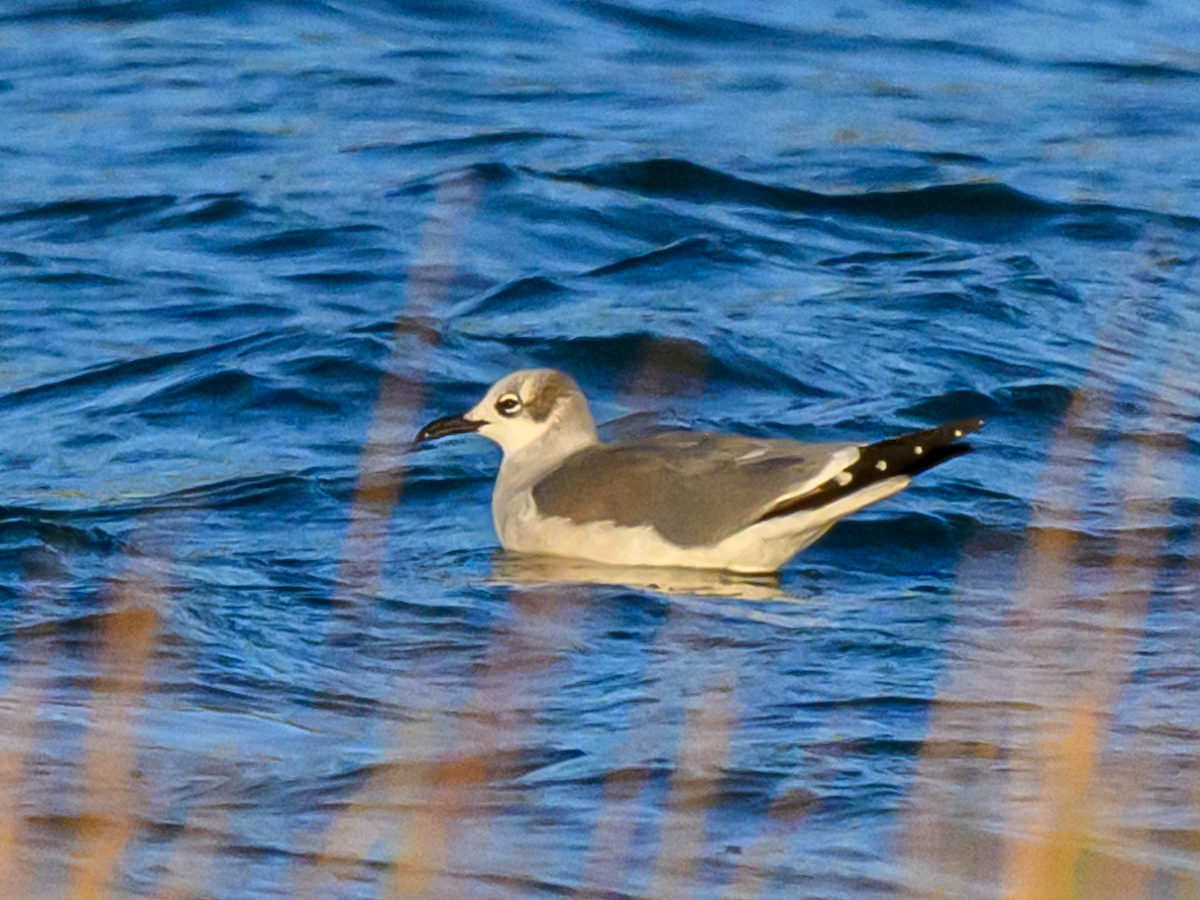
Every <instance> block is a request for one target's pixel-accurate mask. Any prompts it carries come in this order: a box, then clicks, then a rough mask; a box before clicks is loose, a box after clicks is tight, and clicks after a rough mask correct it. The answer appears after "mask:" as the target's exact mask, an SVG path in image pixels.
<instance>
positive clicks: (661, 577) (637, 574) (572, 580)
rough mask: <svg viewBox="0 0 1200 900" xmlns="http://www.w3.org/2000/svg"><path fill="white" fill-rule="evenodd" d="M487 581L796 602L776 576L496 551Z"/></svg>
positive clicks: (517, 584) (535, 585) (520, 585)
mask: <svg viewBox="0 0 1200 900" xmlns="http://www.w3.org/2000/svg"><path fill="white" fill-rule="evenodd" d="M492 579H493V580H494V581H496V582H499V583H501V584H511V585H514V586H516V587H538V586H541V585H551V584H602V585H615V586H620V587H631V588H634V589H637V590H644V591H654V592H656V593H662V594H699V595H701V596H707V597H730V598H736V599H742V600H787V601H793V602H795V598H794V597H792V596H791V595H790V594H787V593H786V592H784V591H783V590H782V589H781V588H780V586H779V576H777V575H775V574H766V575H743V574H739V573H737V572H726V571H721V570H720V569H687V568H682V567H679V566H661V567H655V566H610V565H605V564H604V563H593V562H589V561H588V560H584V559H570V558H567V557H559V556H533V555H529V554H523V553H522V554H515V553H500V552H497V554H496V557H495V559H493V561H492Z"/></svg>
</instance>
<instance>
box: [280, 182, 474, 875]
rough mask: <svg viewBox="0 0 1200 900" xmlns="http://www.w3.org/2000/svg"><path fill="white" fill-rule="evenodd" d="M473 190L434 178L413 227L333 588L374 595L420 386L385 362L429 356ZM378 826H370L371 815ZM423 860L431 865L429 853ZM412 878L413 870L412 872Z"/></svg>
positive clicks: (393, 785) (360, 813) (342, 844)
mask: <svg viewBox="0 0 1200 900" xmlns="http://www.w3.org/2000/svg"><path fill="white" fill-rule="evenodd" d="M478 193H479V189H478V186H477V185H476V183H475V180H474V178H473V176H472V175H471V174H469V173H467V174H463V175H458V176H456V177H452V178H447V179H445V180H443V181H441V182H439V183H438V185H437V189H436V193H435V194H434V201H433V209H432V210H431V212H430V216H429V218H428V219H427V220H426V221H425V223H424V225H423V227H422V230H421V240H420V245H419V249H418V251H417V259H416V262H415V263H414V265H413V266H412V267H411V268H410V269H409V271H408V286H407V291H406V303H405V307H404V310H403V314H402V315H399V316H397V319H396V326H395V329H394V330H393V342H394V344H393V349H392V353H391V355H390V363H389V364H388V365H387V366H385V374H384V376H383V378H382V379H381V380H380V385H379V398H378V400H377V401H376V403H375V409H374V414H373V416H372V420H371V425H370V428H369V431H368V434H367V441H366V443H365V444H364V446H363V451H362V456H361V459H360V461H359V473H358V482H357V484H356V486H355V489H354V498H353V501H352V505H351V509H350V524H349V527H348V529H347V532H346V539H345V542H344V543H343V546H342V553H341V562H340V565H339V570H338V583H339V590H341V591H345V592H357V593H360V594H365V595H368V596H374V595H377V594H378V593H380V591H381V589H382V581H383V569H384V564H385V561H386V554H387V539H388V533H389V530H390V524H391V517H392V513H393V512H394V510H395V508H396V504H397V503H398V502H399V500H400V494H401V490H402V487H403V470H402V465H403V462H404V448H405V447H406V446H407V445H408V444H409V442H410V441H411V440H412V438H413V435H414V433H415V431H416V428H415V424H414V417H415V415H416V413H417V412H418V411H419V410H420V408H421V405H422V402H423V397H424V385H423V384H422V383H420V382H418V381H416V380H415V378H414V380H405V379H403V378H401V377H400V376H397V375H395V374H392V373H393V371H394V369H395V368H396V367H397V366H396V365H395V364H396V363H398V362H400V361H402V360H404V361H406V362H407V365H406V367H405V368H407V370H408V371H409V372H411V373H414V375H415V374H418V373H419V374H420V375H421V376H422V377H423V376H424V374H425V373H426V372H427V371H428V368H429V357H430V354H431V353H432V349H433V347H434V345H435V344H436V343H437V339H438V335H437V332H436V331H435V330H434V329H433V327H432V326H431V325H430V323H431V322H432V321H434V320H436V317H437V315H438V314H439V313H440V311H441V310H440V308H441V306H442V305H443V303H444V301H445V298H446V295H447V292H448V290H449V285H450V282H451V281H452V280H453V278H454V273H455V267H456V265H457V259H458V252H459V247H460V245H461V243H462V239H463V233H464V231H465V228H466V225H467V223H468V222H469V221H470V219H471V216H472V215H473V213H474V209H475V206H476V204H477V203H478ZM385 745H386V746H388V747H404V748H406V749H408V750H409V751H412V750H413V749H414V748H417V749H421V748H428V750H429V751H430V752H429V753H428V754H422V756H421V758H423V759H428V758H429V757H430V756H431V755H432V745H433V727H432V720H430V719H423V720H420V721H417V722H414V723H410V724H407V725H404V726H401V727H400V728H398V729H397V731H396V735H395V737H394V739H392V740H390V741H388V742H386V744H385ZM417 768H418V769H419V774H417V775H415V776H414V774H413V769H412V768H411V767H405V766H393V765H384V766H383V767H382V768H381V769H380V771H379V772H377V773H376V774H374V775H372V776H371V777H370V778H368V779H367V782H366V783H365V784H364V785H363V786H362V787H361V788H359V789H358V790H357V791H356V792H355V794H354V797H353V798H352V799H351V801H350V803H349V805H348V806H347V808H346V809H345V810H344V811H343V812H342V813H341V814H340V815H338V817H337V818H335V819H334V820H333V822H332V823H331V824H330V826H329V828H328V829H327V831H326V833H325V834H324V835H323V837H322V838H321V845H322V846H321V849H320V850H319V851H318V852H317V853H316V862H315V865H313V866H311V867H305V868H304V869H302V870H300V872H299V873H298V875H297V878H296V880H297V884H296V886H295V888H294V891H293V895H294V897H296V898H308V897H315V896H318V893H317V892H318V887H317V882H318V881H319V879H320V876H321V873H322V871H323V870H325V869H328V868H330V867H332V866H334V865H335V864H337V863H338V862H339V861H342V860H344V859H346V858H347V857H349V858H359V857H361V856H362V855H365V854H366V853H367V851H368V850H369V848H370V845H371V844H372V843H374V841H375V840H376V839H378V838H379V837H380V836H381V835H380V832H381V831H383V832H385V833H386V832H391V831H392V830H393V828H394V815H393V807H392V805H391V803H390V801H388V800H384V801H382V802H381V801H380V799H379V797H380V796H383V797H385V798H393V797H394V798H400V797H401V796H402V795H411V794H414V793H415V794H416V795H418V796H423V795H424V794H425V792H426V791H427V789H428V786H429V784H430V783H432V782H433V781H434V780H435V776H434V775H433V773H432V772H431V771H429V770H428V769H421V768H420V767H417ZM381 810H382V811H383V815H382V819H383V820H384V822H386V824H382V825H381V824H379V820H380V818H381V816H380V813H381ZM426 839H431V844H432V847H433V849H432V850H431V851H430V853H431V854H432V853H436V852H437V848H438V847H441V846H443V845H444V842H439V839H438V838H437V836H436V835H430V834H429V833H428V832H424V833H422V834H421V835H420V836H419V837H418V840H426ZM423 859H425V861H426V862H429V864H430V865H438V863H437V860H435V859H433V857H432V855H429V854H426V855H425V856H424V857H423ZM414 877H416V878H418V880H419V878H420V876H419V875H417V876H414Z"/></svg>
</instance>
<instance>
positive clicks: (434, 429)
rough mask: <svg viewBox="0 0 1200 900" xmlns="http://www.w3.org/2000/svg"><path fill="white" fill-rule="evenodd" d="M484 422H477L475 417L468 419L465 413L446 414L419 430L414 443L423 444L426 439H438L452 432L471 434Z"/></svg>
mask: <svg viewBox="0 0 1200 900" xmlns="http://www.w3.org/2000/svg"><path fill="white" fill-rule="evenodd" d="M483 424H484V423H483V422H476V421H475V420H474V419H468V418H467V417H466V416H465V415H458V416H446V417H445V418H444V419H434V420H433V421H432V422H430V423H429V424H428V425H426V426H425V427H424V428H422V429H421V430H420V431H418V432H417V436H416V438H414V439H413V443H414V444H423V443H425V441H436V440H437V439H438V438H444V437H449V436H450V435H452V434H471V433H473V432H476V431H478V430H479V429H480V428H481V427H482V426H483Z"/></svg>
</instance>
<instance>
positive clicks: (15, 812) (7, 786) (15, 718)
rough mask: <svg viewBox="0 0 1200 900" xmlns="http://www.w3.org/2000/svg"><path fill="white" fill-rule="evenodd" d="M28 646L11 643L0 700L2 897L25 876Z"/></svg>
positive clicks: (30, 747)
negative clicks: (6, 682)
mask: <svg viewBox="0 0 1200 900" xmlns="http://www.w3.org/2000/svg"><path fill="white" fill-rule="evenodd" d="M23 576H24V577H23V578H22V582H23V583H25V584H28V583H29V582H31V581H35V575H34V573H32V572H30V571H28V569H27V570H26V571H25V572H24V573H23ZM41 599H42V592H41V591H39V590H38V589H37V588H36V587H35V588H31V589H29V591H28V593H27V594H26V596H24V597H23V598H22V603H21V605H22V606H23V607H25V608H36V607H37V606H38V605H39V602H40V600H41ZM28 657H29V651H28V649H27V648H26V647H25V646H24V642H23V641H21V640H20V639H18V640H17V641H16V642H15V645H14V649H13V655H12V660H11V662H10V663H9V666H8V672H7V673H6V674H7V676H8V677H7V680H8V688H7V690H6V691H5V693H4V696H3V698H2V699H0V709H3V711H4V715H3V718H0V735H2V736H3V746H2V749H0V887H2V888H3V891H2V896H5V897H24V896H25V894H26V887H27V885H28V879H29V866H28V862H27V860H26V859H25V858H24V854H25V852H26V847H25V845H26V842H25V840H24V830H25V804H26V796H25V793H26V791H25V788H26V787H27V786H28V785H29V784H30V778H29V777H28V776H31V775H32V774H33V773H32V772H31V766H30V764H29V758H30V757H31V756H32V755H33V752H34V747H35V742H36V735H35V733H34V729H35V725H36V722H37V711H38V706H39V704H40V702H41V691H39V690H38V688H37V686H36V684H35V683H34V681H35V679H34V665H33V662H32V661H31V660H30V659H29V658H28Z"/></svg>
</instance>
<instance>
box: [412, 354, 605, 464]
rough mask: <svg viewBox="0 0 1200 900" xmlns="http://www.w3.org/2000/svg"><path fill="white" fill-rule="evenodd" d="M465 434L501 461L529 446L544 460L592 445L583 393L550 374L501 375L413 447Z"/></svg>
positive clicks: (591, 428)
mask: <svg viewBox="0 0 1200 900" xmlns="http://www.w3.org/2000/svg"><path fill="white" fill-rule="evenodd" d="M470 432H474V433H477V434H481V435H483V436H484V437H485V438H488V439H489V440H492V441H495V442H496V443H497V444H499V445H500V449H501V450H503V451H504V455H505V456H509V455H511V454H513V453H517V452H518V451H520V450H524V449H525V448H526V447H531V446H534V445H538V446H544V447H545V449H546V452H547V454H548V455H565V454H566V453H572V452H574V451H575V450H577V449H579V448H580V447H585V446H587V445H588V444H594V443H596V440H597V437H596V423H595V421H594V420H593V419H592V413H591V410H590V409H589V408H588V402H587V398H586V397H584V396H583V391H581V390H580V389H579V385H577V384H576V383H575V379H573V378H572V377H571V376H570V375H564V374H563V373H562V372H558V371H556V370H554V369H521V370H520V371H518V372H513V373H512V374H510V375H505V376H504V377H503V378H501V379H500V380H499V381H497V382H496V383H495V384H493V385H492V386H491V388H489V389H488V392H487V394H485V395H484V398H483V399H482V400H480V401H479V402H478V403H476V404H475V405H474V406H473V407H471V409H469V410H467V411H466V412H465V413H463V414H461V415H457V416H447V417H446V418H444V419H437V420H436V421H433V422H430V423H429V424H428V425H426V426H425V427H424V428H422V429H421V430H420V432H418V433H417V438H416V442H417V443H421V442H423V441H432V440H436V439H437V438H441V437H446V436H447V435H451V434H467V433H470Z"/></svg>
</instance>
